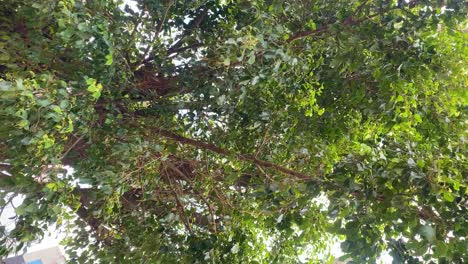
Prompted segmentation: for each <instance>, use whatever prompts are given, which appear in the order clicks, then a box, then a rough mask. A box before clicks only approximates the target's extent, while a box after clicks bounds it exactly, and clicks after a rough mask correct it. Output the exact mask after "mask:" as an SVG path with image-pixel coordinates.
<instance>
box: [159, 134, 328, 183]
mask: <svg viewBox="0 0 468 264" xmlns="http://www.w3.org/2000/svg"><path fill="white" fill-rule="evenodd" d="M154 132H156V133H157V134H159V135H160V136H163V137H165V138H169V139H172V140H174V141H177V142H178V143H180V144H184V145H190V146H193V147H196V148H200V149H205V150H209V151H212V152H215V153H217V154H221V155H223V156H235V157H237V158H238V159H240V160H243V161H248V162H252V163H254V164H256V165H258V166H261V167H263V168H271V169H274V170H277V171H279V172H282V173H284V174H286V175H290V176H293V177H295V178H298V179H301V180H307V181H320V179H318V178H317V177H312V176H310V175H307V174H305V173H301V172H298V171H294V170H291V169H288V168H286V167H283V166H280V165H278V164H275V163H272V162H269V161H264V160H261V159H258V158H256V157H254V156H252V155H248V154H236V153H233V152H231V151H228V150H226V149H223V148H220V147H218V146H216V145H214V144H211V143H206V142H202V141H198V140H194V139H190V138H186V137H183V136H181V135H178V134H176V133H174V132H172V131H169V130H165V129H161V128H158V129H155V130H154Z"/></svg>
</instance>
